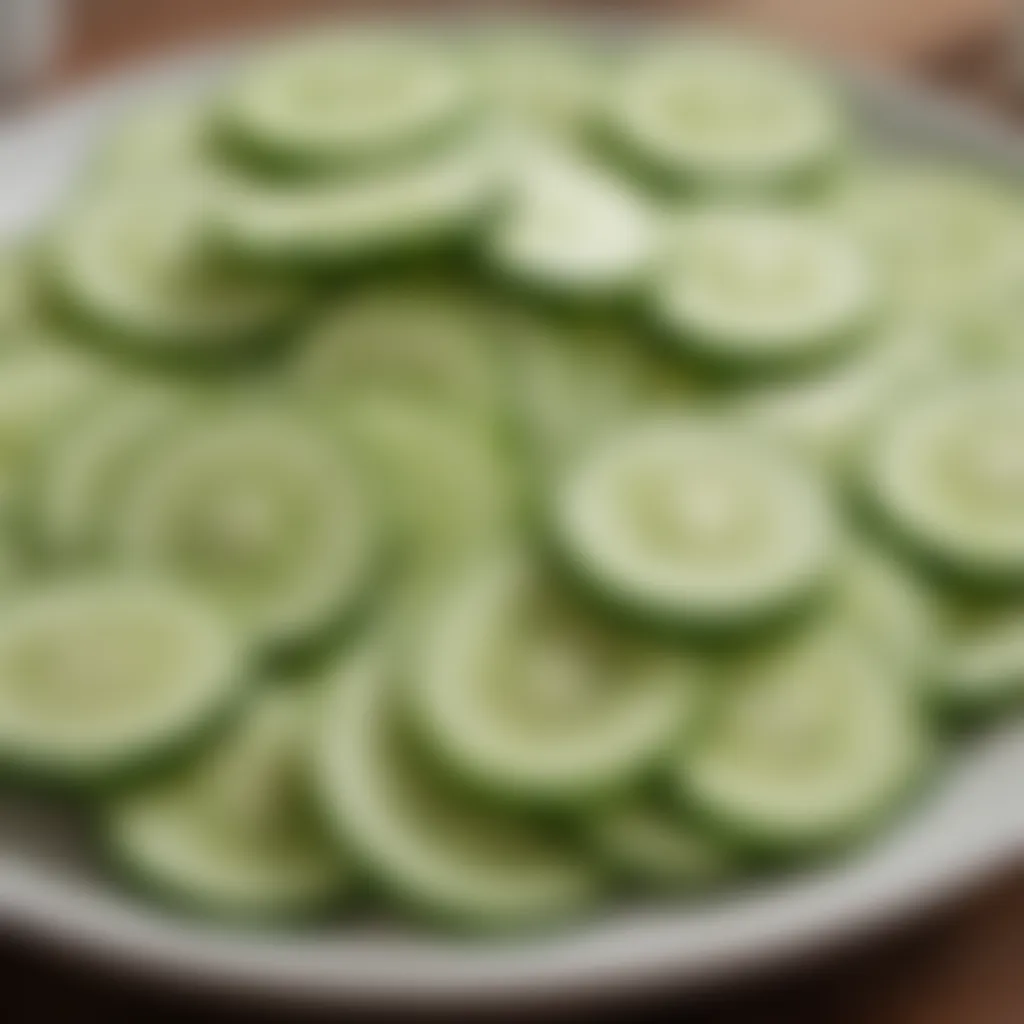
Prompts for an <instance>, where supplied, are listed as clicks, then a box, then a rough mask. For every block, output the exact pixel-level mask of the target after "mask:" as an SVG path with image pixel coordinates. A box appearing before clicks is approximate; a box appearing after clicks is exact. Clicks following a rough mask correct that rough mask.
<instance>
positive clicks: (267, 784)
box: [101, 692, 352, 921]
mask: <svg viewBox="0 0 1024 1024" xmlns="http://www.w3.org/2000/svg"><path fill="white" fill-rule="evenodd" d="M308 717H309V714H308V709H307V708H306V707H305V705H304V702H303V701H302V700H301V699H300V698H297V697H296V695H295V694H294V693H292V692H289V693H281V692H270V693H264V694H261V695H259V696H258V697H257V698H256V699H254V700H253V701H252V702H251V703H250V705H249V706H248V707H247V708H246V709H245V710H244V712H243V714H242V715H241V717H240V718H239V720H238V721H236V722H235V723H234V724H233V726H232V728H231V730H230V732H229V733H228V734H227V736H225V737H223V738H222V739H220V740H219V742H218V743H217V744H215V745H214V747H213V748H212V749H207V750H204V751H203V752H202V753H201V754H200V756H199V757H198V758H195V759H193V760H191V761H189V762H188V763H187V764H185V765H184V766H182V767H180V768H178V769H176V770H175V771H173V772H171V773H168V774H164V775H161V776H160V777H159V778H156V779H154V780H151V781H147V782H146V783H144V784H142V785H141V786H136V787H132V788H131V789H129V790H127V791H125V792H123V793H119V794H117V795H115V796H114V797H113V798H112V799H111V800H110V801H108V802H107V803H106V804H105V805H104V806H103V807H102V808H101V824H102V834H103V838H104V841H105V844H106V846H107V849H108V850H109V852H110V853H111V855H112V857H113V859H114V860H115V862H116V863H117V864H118V865H120V866H122V867H123V868H124V870H126V871H127V872H128V873H129V874H131V875H132V876H133V877H134V878H136V879H138V880H140V881H142V882H143V883H144V884H145V885H146V886H147V888H149V889H152V890H154V891H155V892H157V893H159V894H161V895H164V896H166V897H168V898H170V899H171V900H172V901H174V902H176V903H180V904H182V905H185V906H188V907H190V908H192V909H195V910H197V911H200V912H203V913H206V914H212V915H215V916H224V917H232V918H244V919H259V920H261V921H263V920H268V919H280V918H294V917H296V916H306V915H309V914H317V913H320V912H323V911H325V910H326V909H327V908H329V907H333V906H334V905H335V904H336V903H337V902H338V901H339V899H340V898H341V897H343V896H344V895H345V893H346V891H347V890H348V889H349V887H350V885H351V883H352V873H351V871H350V869H349V866H348V864H347V863H346V859H345V857H344V855H343V854H342V853H340V852H339V851H338V850H337V848H336V847H335V845H334V844H333V843H332V842H331V841H330V840H329V839H328V838H327V837H326V835H325V834H324V833H323V832H322V830H321V828H320V827H319V826H318V823H317V822H316V820H315V818H314V815H313V813H312V810H313V809H312V807H311V806H310V805H309V802H308V799H307V794H306V792H305V790H304V788H303V786H302V784H301V783H302V782H303V781H304V778H303V776H304V773H303V771H302V767H303V758H302V752H303V749H304V745H305V739H306V733H307V728H306V727H307V721H306V719H308Z"/></svg>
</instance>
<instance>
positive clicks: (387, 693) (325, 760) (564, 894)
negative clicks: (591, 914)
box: [312, 648, 600, 928]
mask: <svg viewBox="0 0 1024 1024" xmlns="http://www.w3.org/2000/svg"><path fill="white" fill-rule="evenodd" d="M389 666H390V662H389V660H388V659H387V658H385V657H382V652H381V651H379V650H370V649H368V648H367V649H364V650H362V651H360V652H358V653H357V655H356V656H355V657H354V658H353V659H351V660H350V661H349V662H347V663H346V664H344V665H343V666H342V667H341V668H340V669H337V670H335V672H334V673H333V674H332V677H331V678H330V679H329V680H328V686H327V689H326V693H325V702H324V706H323V710H322V713H321V716H320V718H319V724H318V728H317V733H316V737H315V740H314V743H313V747H312V755H313V764H314V779H315V782H316V785H317V787H318V791H319V793H320V797H321V800H322V803H323V805H324V808H325V810H326V812H327V815H328V821H329V822H330V823H331V824H332V825H333V826H334V828H335V830H336V831H337V833H338V835H339V838H340V839H341V840H342V841H343V842H345V843H347V844H348V845H349V846H350V847H351V849H352V850H353V851H354V852H355V853H357V854H358V855H359V856H361V858H362V859H363V861H364V862H365V864H366V867H367V869H368V870H371V871H372V872H373V873H374V874H375V875H376V877H377V878H378V879H379V881H380V882H381V883H382V884H383V885H385V886H387V887H388V888H389V889H390V891H391V892H392V893H394V894H395V895H396V896H398V897H399V898H401V899H403V900H404V901H406V902H408V903H410V904H411V905H413V906H414V907H417V908H419V909H421V910H424V911H427V912H429V913H431V914H435V915H441V916H443V917H447V918H450V919H454V920H458V921H460V922H462V923H465V924H472V925H477V926H480V927H489V928H496V927H515V926H518V927H522V926H527V925H537V924H540V923H543V922H551V921H555V920H558V919H560V918H563V917H565V916H567V915H570V914H573V913H575V912H577V911H578V910H580V909H582V908H583V907H584V906H586V905H588V904H589V903H590V902H591V901H592V900H593V898H594V897H595V895H596V893H597V890H598V888H599V885H600V879H599V875H598V873H597V872H596V870H595V869H594V868H592V867H591V866H590V864H589V863H588V862H587V861H586V860H584V859H581V858H579V857H578V856H577V855H576V854H575V853H574V852H572V851H571V850H570V849H568V848H567V847H565V846H563V845H562V844H561V843H559V842H558V841H557V840H556V839H555V838H554V837H553V836H551V835H549V834H548V833H547V831H546V830H545V829H544V828H543V827H542V826H541V825H539V824H537V823H534V822H532V821H530V820H528V819H526V818H520V817H518V816H515V815H513V814H512V813H511V812H509V811H502V810H499V809H496V808H495V807H493V806H492V805H485V804H479V803H477V802H476V801H475V800H474V799H473V798H470V797H468V796H467V795H465V794H464V793H463V792H462V791H461V790H459V789H458V788H453V787H451V786H450V785H449V784H448V783H447V782H445V781H443V780H441V779H440V778H438V777H437V775H436V774H434V773H433V772H432V771H431V770H430V766H429V765H427V764H424V763H423V762H422V761H421V759H420V757H419V756H417V753H416V751H415V749H414V748H413V747H411V746H410V744H409V742H408V739H407V738H406V737H405V736H404V735H403V734H402V731H401V728H400V722H399V716H398V709H397V708H396V707H395V704H394V700H395V697H397V696H398V694H397V693H396V691H395V689H394V687H393V686H392V685H391V683H392V680H391V679H390V678H389V670H390V669H389Z"/></svg>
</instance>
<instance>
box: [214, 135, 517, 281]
mask: <svg viewBox="0 0 1024 1024" xmlns="http://www.w3.org/2000/svg"><path fill="white" fill-rule="evenodd" d="M493 157H494V153H493V152H492V151H491V146H490V143H489V142H487V141H486V140H481V139H476V140H474V142H473V143H472V144H463V145H460V147H459V148H458V149H457V150H455V151H452V152H444V153H441V154H439V155H431V156H430V157H429V158H427V159H424V160H422V161H419V162H417V163H416V164H415V165H413V166H403V167H400V168H394V169H390V170H387V171H384V172H382V173H380V174H376V175H373V176H369V175H359V176H355V177H352V178H345V179H342V180H340V181H339V180H335V179H329V180H327V181H323V182H316V183H313V184H309V183H302V184H301V185H294V184H292V185H289V186H284V185H281V184H280V183H273V184H261V183H257V182H235V183H234V185H233V186H232V187H231V188H228V189H224V190H223V191H222V192H221V194H220V196H219V202H218V204H217V208H216V209H215V210H213V211H212V214H211V220H210V230H211V234H212V235H213V238H214V241H215V242H216V244H217V245H218V246H219V247H220V248H221V249H223V250H224V251H225V252H226V253H227V254H228V255H229V256H230V257H232V258H233V259H234V260H236V261H239V262H246V263H249V264H252V265H254V266H260V267H270V268H284V269H289V268H300V269H301V268H325V269H330V268H345V267H352V266H353V265H356V264H359V263H364V262H368V261H382V260H387V259H388V258H392V259H394V258H400V257H403V256H410V255H415V254H421V253H423V252H431V251H434V250H437V249H438V248H441V247H444V246H449V245H453V244H455V243H457V242H460V241H462V240H463V238H464V237H465V236H466V235H468V234H469V232H470V231H471V230H472V229H474V228H475V227H476V226H477V224H478V223H479V222H480V221H481V220H482V219H483V218H484V216H485V214H486V213H487V212H488V211H489V210H490V208H491V206H492V204H493V200H494V198H495V196H496V190H497V188H498V185H499V179H498V175H497V171H498V168H497V164H496V161H495V160H494V159H493Z"/></svg>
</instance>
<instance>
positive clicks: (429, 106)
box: [218, 33, 475, 171]
mask: <svg viewBox="0 0 1024 1024" xmlns="http://www.w3.org/2000/svg"><path fill="white" fill-rule="evenodd" d="M474 107H475V103H474V96H473V91H472V89H471V88H470V84H469V80H468V75H467V71H466V69H465V68H464V67H463V66H462V64H461V62H460V61H459V60H458V59H457V54H456V53H454V52H453V51H451V50H450V49H448V48H446V47H443V46H440V45H437V44H435V43H433V42H431V41H428V40H427V39H425V38H422V37H419V38H416V39H413V38H408V37H400V36H383V35H379V34H374V35H370V34H367V33H349V34H346V35H332V36H326V37H321V38H315V39H312V38H311V39H309V40H303V41H302V42H300V43H297V44H295V45H293V46H291V47H289V48H286V49H281V50H279V51H277V52H274V53H272V54H269V55H266V56H264V57H263V58H262V59H260V60H258V61H256V62H255V64H254V65H253V66H252V67H251V68H249V69H247V70H245V71H244V72H243V73H242V74H241V75H240V76H239V77H238V79H237V80H236V81H235V82H233V83H232V84H231V85H230V86H229V87H228V89H227V90H226V94H225V95H224V96H223V97H222V100H221V103H220V107H219V111H218V122H219V127H220V128H221V130H222V132H223V134H224V136H225V137H226V138H227V140H228V142H229V143H230V144H233V145H235V146H236V147H237V148H239V149H240V150H241V151H243V152H244V153H246V154H247V155H248V156H249V157H251V158H252V159H253V160H255V161H257V162H262V163H265V164H269V165H271V166H273V167H282V168H285V169H291V170H299V171H325V170H334V171H336V170H339V169H342V170H348V169H351V168H353V167H364V168H365V167H366V166H368V165H374V164H380V163H383V162H388V161H394V160H395V159H396V158H399V157H401V158H407V157H408V156H409V155H410V154H413V153H415V152H416V151H418V150H422V149H424V148H426V147H428V146H429V145H431V144H432V143H434V142H435V141H437V140H438V139H440V138H443V137H445V136H447V135H449V134H451V133H452V132H453V131H454V130H455V129H456V128H457V127H461V126H463V125H464V124H465V123H466V122H467V121H468V119H469V115H470V114H471V113H472V112H473V110H474Z"/></svg>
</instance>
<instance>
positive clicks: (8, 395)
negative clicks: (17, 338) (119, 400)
mask: <svg viewBox="0 0 1024 1024" xmlns="http://www.w3.org/2000/svg"><path fill="white" fill-rule="evenodd" d="M103 383H104V375H103V374H102V373H101V372H100V371H99V370H98V369H96V368H95V367H93V366H90V365H89V364H87V363H85V362H84V361H83V360H80V359H77V358H74V357H72V356H69V355H66V354H63V353H57V352H50V351H44V350H29V349H26V350H25V351H19V352H14V353H11V354H10V355H9V356H7V357H6V358H5V359H4V360H3V365H2V371H0V508H9V507H10V505H11V503H12V501H14V500H16V499H17V498H18V497H19V496H20V495H21V492H22V489H23V488H25V486H26V484H27V483H28V481H27V479H26V478H27V475H28V472H29V470H30V468H31V466H32V463H33V460H34V459H36V458H37V457H38V456H39V453H40V451H41V450H42V446H43V445H44V444H46V443H47V442H48V441H49V440H50V439H51V437H52V436H53V434H54V432H55V431H57V430H58V429H60V428H61V427H62V426H63V425H64V423H65V422H66V421H67V420H68V419H69V418H71V417H72V416H73V414H75V413H76V412H77V411H78V410H79V409H80V408H81V407H82V406H84V405H85V404H86V403H87V402H88V400H89V399H91V397H92V396H93V395H94V394H96V393H97V392H98V391H99V390H100V388H101V387H102V386H103Z"/></svg>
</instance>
